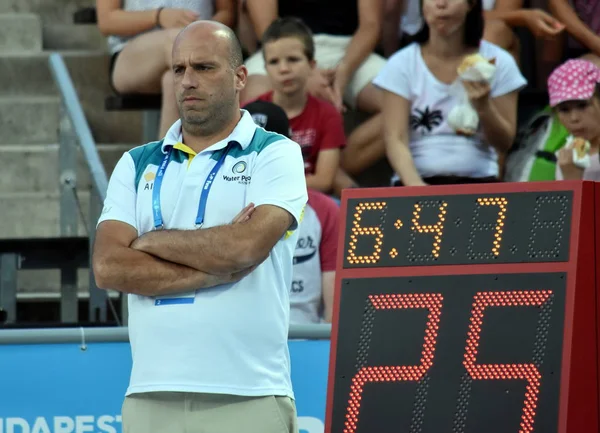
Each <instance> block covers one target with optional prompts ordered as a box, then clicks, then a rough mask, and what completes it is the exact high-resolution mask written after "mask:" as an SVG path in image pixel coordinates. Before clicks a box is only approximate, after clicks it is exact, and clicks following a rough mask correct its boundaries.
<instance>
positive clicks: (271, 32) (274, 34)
mask: <svg viewBox="0 0 600 433" xmlns="http://www.w3.org/2000/svg"><path fill="white" fill-rule="evenodd" d="M283 38H298V39H299V40H300V41H301V42H302V44H303V45H304V54H305V55H306V57H307V58H308V60H309V61H312V60H314V58H315V43H314V41H313V34H312V31H311V30H310V28H309V27H308V26H307V25H306V24H305V23H304V21H302V20H301V19H300V18H295V17H285V18H277V19H276V20H275V21H273V22H272V23H271V25H270V26H269V27H268V28H267V30H265V33H264V34H263V37H262V40H261V44H262V46H263V47H264V46H265V44H267V43H269V42H274V41H277V40H279V39H283Z"/></svg>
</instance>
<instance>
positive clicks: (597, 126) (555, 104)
mask: <svg viewBox="0 0 600 433" xmlns="http://www.w3.org/2000/svg"><path fill="white" fill-rule="evenodd" d="M548 94H549V96H550V106H551V107H552V108H553V110H554V112H555V113H556V115H557V116H558V119H559V120H560V122H561V123H562V124H563V125H564V126H565V128H567V130H568V131H569V134H571V136H570V137H569V139H568V140H567V145H566V146H565V147H563V148H562V149H560V150H559V151H558V155H557V159H558V161H557V165H556V179H557V180H562V179H564V180H580V179H584V180H595V181H600V159H599V155H598V151H599V149H600V68H598V67H597V66H596V65H594V64H593V63H592V62H589V61H586V60H580V59H575V60H569V61H567V62H565V63H564V64H562V65H561V66H559V67H558V68H556V69H555V70H554V71H553V72H552V74H551V75H550V77H549V78H548Z"/></svg>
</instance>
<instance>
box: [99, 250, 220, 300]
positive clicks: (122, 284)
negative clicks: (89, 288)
mask: <svg viewBox="0 0 600 433" xmlns="http://www.w3.org/2000/svg"><path fill="white" fill-rule="evenodd" d="M94 275H95V277H96V283H97V284H98V286H99V287H101V288H103V289H112V290H118V291H120V292H124V293H133V294H137V295H144V296H157V295H165V294H170V293H178V292H185V291H188V290H194V289H200V288H204V287H209V286H210V278H211V276H210V275H207V274H206V273H204V272H201V271H198V270H196V269H192V268H190V267H187V266H182V265H179V264H176V263H170V262H168V261H165V260H162V259H160V258H158V257H154V256H152V255H150V254H147V253H145V252H142V251H137V250H135V249H132V248H127V247H120V248H114V249H112V250H111V254H110V256H107V257H94Z"/></svg>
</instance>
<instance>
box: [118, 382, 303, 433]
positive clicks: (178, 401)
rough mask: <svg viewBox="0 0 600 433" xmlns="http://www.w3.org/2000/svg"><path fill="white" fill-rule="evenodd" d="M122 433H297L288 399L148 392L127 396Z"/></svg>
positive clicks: (294, 417) (295, 421)
mask: <svg viewBox="0 0 600 433" xmlns="http://www.w3.org/2000/svg"><path fill="white" fill-rule="evenodd" d="M123 433H298V423H297V419H296V406H295V404H294V401H293V400H292V399H291V398H289V397H274V396H267V397H242V396H235V395H227V394H200V393H187V392H185V393H184V392H148V393H140V394H132V395H130V396H128V397H125V402H124V403H123Z"/></svg>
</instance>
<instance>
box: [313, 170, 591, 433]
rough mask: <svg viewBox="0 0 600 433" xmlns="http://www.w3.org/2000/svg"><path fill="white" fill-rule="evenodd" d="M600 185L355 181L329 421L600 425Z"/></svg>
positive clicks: (467, 428) (528, 432) (356, 429)
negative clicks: (599, 283)
mask: <svg viewBox="0 0 600 433" xmlns="http://www.w3.org/2000/svg"><path fill="white" fill-rule="evenodd" d="M595 188H596V187H595V184H594V183H592V182H544V183H517V184H511V183H505V184H486V185H453V186H428V187H411V188H377V189H353V190H347V191H344V194H343V197H342V215H343V217H342V220H343V223H342V227H341V234H342V235H341V236H340V239H339V242H340V243H339V245H340V246H339V248H338V268H337V273H336V295H335V309H334V321H333V326H332V335H331V356H330V367H329V372H330V373H329V374H330V377H329V385H328V396H327V397H328V398H327V414H326V429H325V431H326V433H404V432H406V433H513V432H514V433H537V432H539V433H586V432H591V433H592V432H593V433H596V432H598V422H599V420H598V412H599V404H600V403H599V398H598V391H599V386H598V379H599V377H598V370H599V357H598V335H600V327H599V326H598V321H597V310H598V307H599V299H597V296H596V293H597V290H596V271H595V269H596V268H597V267H598V266H599V265H600V254H596V250H597V248H596V247H597V246H598V247H600V230H599V233H598V236H596V234H595V225H596V224H595V220H596V219H595V213H596V209H595V207H596V204H595V203H598V206H600V188H596V189H595ZM599 209H600V207H599ZM598 215H599V218H600V210H599V212H598ZM598 227H599V229H600V225H598ZM596 237H598V238H599V239H598V240H596Z"/></svg>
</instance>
